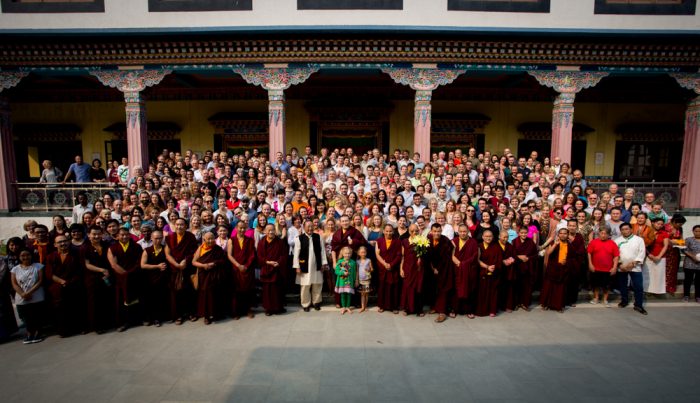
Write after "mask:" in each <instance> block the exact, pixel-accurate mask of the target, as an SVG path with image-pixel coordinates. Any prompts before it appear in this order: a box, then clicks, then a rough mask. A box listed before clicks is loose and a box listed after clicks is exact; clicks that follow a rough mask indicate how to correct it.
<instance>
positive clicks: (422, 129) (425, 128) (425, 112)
mask: <svg viewBox="0 0 700 403" xmlns="http://www.w3.org/2000/svg"><path fill="white" fill-rule="evenodd" d="M432 96H433V91H432V90H416V99H415V108H414V111H413V113H414V117H413V151H414V152H417V153H420V155H421V159H423V160H425V161H430V126H431V112H432V106H431V105H430V99H431V98H432Z"/></svg>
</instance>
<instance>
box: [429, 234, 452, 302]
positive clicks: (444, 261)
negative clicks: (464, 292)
mask: <svg viewBox="0 0 700 403" xmlns="http://www.w3.org/2000/svg"><path fill="white" fill-rule="evenodd" d="M428 242H430V247H429V248H428V253H427V254H426V263H428V262H429V265H430V269H431V270H432V269H436V270H437V274H435V304H434V305H433V310H434V311H435V312H437V313H439V314H445V313H447V309H448V307H447V305H448V304H449V302H450V299H451V296H452V294H451V293H452V291H453V290H454V283H455V271H454V269H455V265H454V262H453V261H452V251H453V249H454V245H453V244H452V242H450V240H449V239H448V238H447V237H446V236H444V235H440V237H439V238H438V239H437V244H435V240H434V239H433V238H432V235H431V234H429V235H428Z"/></svg>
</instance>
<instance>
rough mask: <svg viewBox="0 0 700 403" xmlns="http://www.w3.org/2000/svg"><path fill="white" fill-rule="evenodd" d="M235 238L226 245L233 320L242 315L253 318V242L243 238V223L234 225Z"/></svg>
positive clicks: (244, 227)
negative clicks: (229, 269) (230, 268)
mask: <svg viewBox="0 0 700 403" xmlns="http://www.w3.org/2000/svg"><path fill="white" fill-rule="evenodd" d="M236 229H237V232H236V237H235V238H233V239H231V241H230V242H229V243H228V246H227V248H228V251H227V254H228V260H229V261H230V262H231V264H232V266H231V267H232V274H231V276H230V279H231V282H232V284H231V286H232V293H231V294H232V297H231V311H232V314H233V319H238V318H240V317H241V316H243V315H248V317H249V318H253V317H254V316H255V315H254V314H253V303H254V302H255V268H254V264H255V241H254V240H253V239H252V238H250V237H247V236H245V231H246V230H247V229H248V225H247V224H246V222H245V221H239V222H238V224H236Z"/></svg>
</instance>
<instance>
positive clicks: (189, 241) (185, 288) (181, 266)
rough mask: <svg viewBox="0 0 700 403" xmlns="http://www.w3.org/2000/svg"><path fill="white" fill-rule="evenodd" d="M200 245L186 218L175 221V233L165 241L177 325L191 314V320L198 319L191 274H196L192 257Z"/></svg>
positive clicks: (172, 314)
mask: <svg viewBox="0 0 700 403" xmlns="http://www.w3.org/2000/svg"><path fill="white" fill-rule="evenodd" d="M198 247H199V244H198V242H197V238H195V236H194V234H192V233H191V232H189V231H187V222H186V221H185V219H184V218H178V219H177V220H176V221H175V233H174V234H170V235H169V236H168V237H167V239H166V243H165V257H166V259H167V260H168V263H169V264H170V268H171V270H172V271H171V277H170V313H171V319H172V320H174V321H175V324H176V325H181V324H182V321H183V320H184V319H185V318H186V317H187V316H189V318H190V320H191V321H196V320H197V316H196V315H195V305H194V298H195V290H194V287H193V286H192V281H191V280H190V276H191V275H192V274H194V269H193V268H192V257H193V256H194V252H195V251H196V250H197V248H198Z"/></svg>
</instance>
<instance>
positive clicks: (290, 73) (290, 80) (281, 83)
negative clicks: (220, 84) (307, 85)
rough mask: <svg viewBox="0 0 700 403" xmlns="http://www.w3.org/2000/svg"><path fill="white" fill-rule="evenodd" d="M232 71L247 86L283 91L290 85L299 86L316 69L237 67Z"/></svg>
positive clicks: (316, 69)
mask: <svg viewBox="0 0 700 403" xmlns="http://www.w3.org/2000/svg"><path fill="white" fill-rule="evenodd" d="M233 71H234V72H235V73H237V74H239V75H240V76H241V77H243V79H244V80H245V81H246V82H247V83H248V84H253V85H257V86H260V87H262V88H264V89H266V90H268V91H283V90H286V89H287V88H289V87H291V86H292V85H296V84H301V83H303V82H304V81H306V80H307V79H308V78H309V76H311V75H312V74H313V73H315V72H317V71H318V67H276V68H254V67H253V68H251V67H245V66H237V67H234V68H233Z"/></svg>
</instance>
